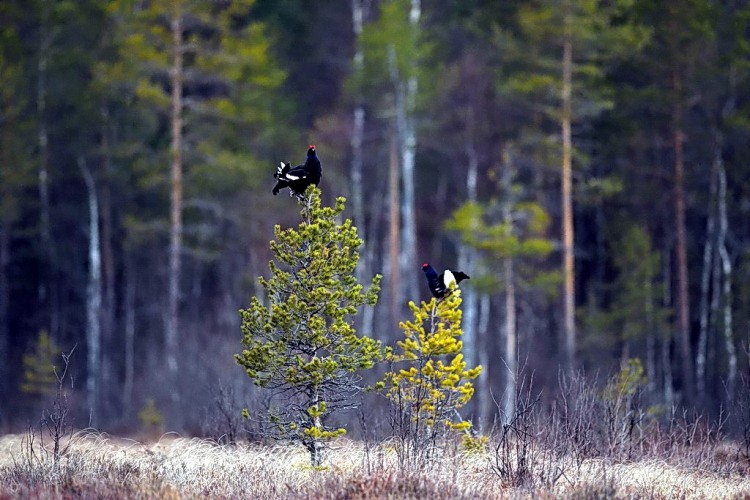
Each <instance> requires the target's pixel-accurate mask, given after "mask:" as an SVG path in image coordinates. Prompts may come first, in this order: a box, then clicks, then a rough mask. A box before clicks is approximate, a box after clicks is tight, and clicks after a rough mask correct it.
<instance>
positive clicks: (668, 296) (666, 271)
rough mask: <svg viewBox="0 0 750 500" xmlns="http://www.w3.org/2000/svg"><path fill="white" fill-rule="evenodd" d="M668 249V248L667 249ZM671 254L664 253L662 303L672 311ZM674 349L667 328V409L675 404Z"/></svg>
mask: <svg viewBox="0 0 750 500" xmlns="http://www.w3.org/2000/svg"><path fill="white" fill-rule="evenodd" d="M667 248H668V247H667ZM671 254H672V253H671V252H670V251H669V250H666V251H664V252H662V255H664V256H665V258H664V259H663V261H662V275H663V280H664V282H663V287H662V290H663V294H664V297H663V298H662V303H663V305H664V307H665V308H668V309H671V308H672V306H673V304H672V302H673V301H672V287H671V286H670V283H671V282H672V273H671V270H672V263H671V262H670V256H671ZM671 347H672V331H671V329H669V328H667V329H666V330H665V331H664V332H663V334H662V342H661V365H662V384H663V398H664V405H665V406H666V407H667V408H671V407H672V405H673V404H674V388H673V385H672V359H671V356H670V349H671Z"/></svg>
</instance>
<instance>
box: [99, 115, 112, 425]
mask: <svg viewBox="0 0 750 500" xmlns="http://www.w3.org/2000/svg"><path fill="white" fill-rule="evenodd" d="M102 118H103V119H104V123H105V125H104V126H103V127H102V138H101V141H102V172H103V176H102V177H103V179H104V181H103V183H102V186H101V188H100V192H101V197H100V205H101V210H100V212H101V233H102V234H101V249H102V290H103V296H102V316H101V325H102V326H101V328H102V342H103V345H104V349H103V351H102V352H103V359H102V363H103V367H104V368H103V371H104V373H103V374H102V395H103V396H104V399H103V401H102V403H103V407H102V411H103V412H104V413H105V415H103V417H105V418H106V417H107V414H108V413H110V411H111V409H110V408H108V406H109V405H108V404H107V402H108V400H110V399H111V398H110V397H108V396H109V395H110V394H115V392H116V391H115V387H114V385H115V384H114V380H115V379H116V371H115V370H116V366H115V365H114V363H112V361H113V360H114V358H113V357H112V353H114V352H115V347H114V345H113V344H114V339H115V332H114V329H115V308H116V303H115V301H116V299H115V286H116V283H115V280H116V277H115V252H114V249H113V248H112V227H113V224H112V197H111V192H110V182H111V170H112V168H111V167H112V165H111V156H110V154H111V152H110V149H109V136H108V134H107V121H108V118H109V116H108V113H107V111H106V108H103V110H102Z"/></svg>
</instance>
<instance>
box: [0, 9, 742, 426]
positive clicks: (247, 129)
mask: <svg viewBox="0 0 750 500" xmlns="http://www.w3.org/2000/svg"><path fill="white" fill-rule="evenodd" d="M749 79H750V5H748V4H747V3H746V2H744V1H711V0H675V1H672V2H658V1H653V0H615V1H610V2H601V1H593V0H566V1H546V0H536V1H525V2H517V1H504V2H492V1H479V0H461V1H458V0H429V1H427V0H425V1H420V0H381V1H377V0H330V1H326V2H313V1H309V0H307V1H305V0H286V1H276V0H255V1H252V0H242V1H232V2H230V1H213V2H203V1H189V0H174V1H160V0H155V1H136V0H114V1H93V0H84V1H68V0H59V1H46V0H34V1H16V0H6V1H3V2H2V3H0V83H1V85H0V360H1V363H0V401H1V402H2V403H1V404H0V431H10V430H14V429H22V428H24V427H25V426H27V425H28V424H29V423H30V422H32V423H33V422H34V421H36V420H38V418H39V415H40V411H41V409H42V408H44V407H45V406H46V405H48V404H49V401H50V398H51V397H52V396H53V394H54V392H55V389H56V388H57V382H56V380H55V373H54V372H53V371H52V369H51V367H52V365H53V364H57V370H58V373H60V370H61V363H62V361H61V359H62V356H61V355H62V354H66V355H67V354H70V356H69V372H68V374H69V375H70V376H71V381H72V382H73V386H72V387H73V389H72V391H73V392H72V394H73V399H71V407H72V408H74V409H75V411H76V414H77V417H76V418H77V421H76V422H75V424H76V425H77V426H80V427H84V426H94V427H97V428H100V429H105V430H115V431H117V430H120V431H132V430H134V429H136V428H137V427H138V426H139V425H142V424H144V423H146V422H147V421H153V416H154V414H155V415H157V416H158V418H157V421H159V422H162V423H163V425H164V427H165V428H166V429H172V430H180V431H185V432H191V433H202V432H206V429H207V426H208V425H210V422H211V420H212V418H213V417H212V415H216V413H217V412H218V411H223V410H226V409H231V411H232V412H233V413H232V415H236V417H237V418H239V413H240V409H241V408H242V407H245V406H253V405H257V404H260V402H261V401H262V398H263V396H262V394H260V393H258V392H256V390H255V389H254V388H253V387H252V384H251V381H250V380H249V379H248V378H247V377H246V376H245V374H244V373H243V370H242V369H241V368H240V367H239V366H237V365H236V364H235V362H234V359H233V355H234V353H236V352H238V351H239V350H240V349H241V346H240V339H241V332H240V328H239V323H240V316H239V313H238V310H239V309H241V308H244V307H247V305H248V304H249V301H250V297H253V296H262V294H263V289H262V287H260V286H259V282H258V277H259V276H262V275H265V276H267V275H268V261H269V259H270V258H271V253H270V250H269V244H268V243H269V240H270V239H271V238H272V237H273V227H274V225H275V224H281V225H282V226H285V227H286V226H290V225H294V224H296V222H297V218H298V212H299V206H298V205H297V203H296V202H295V200H294V199H290V198H289V197H287V196H286V194H285V193H282V195H280V196H277V197H274V196H272V195H271V188H272V186H273V182H274V179H273V177H272V174H273V172H274V171H275V167H276V165H277V164H278V161H281V160H283V161H290V162H292V164H293V165H294V164H297V163H301V162H302V160H303V159H304V153H305V151H306V149H307V145H308V144H309V143H315V144H316V145H317V150H318V154H319V156H320V158H321V161H322V163H323V181H322V182H321V185H320V187H321V189H322V193H323V200H324V203H327V204H329V205H330V204H331V203H333V200H334V199H335V198H336V197H337V196H345V197H346V198H347V199H348V202H347V210H346V212H345V214H344V215H345V216H346V217H349V218H351V219H352V220H353V222H354V224H355V225H356V226H357V227H358V229H359V235H360V237H361V238H362V239H363V240H364V247H363V249H362V256H361V257H362V258H361V260H360V264H359V267H358V270H357V274H358V278H360V281H367V280H369V279H370V278H371V277H372V276H373V275H374V274H376V273H381V274H382V275H383V276H384V278H383V282H382V285H383V289H382V292H381V295H380V301H379V303H378V305H377V307H376V308H374V309H371V310H369V309H367V308H366V309H364V310H363V311H362V313H361V314H360V315H359V316H358V317H357V325H356V326H357V328H358V331H359V333H360V334H363V335H368V336H371V337H373V338H375V339H378V340H381V341H382V342H384V343H385V344H389V345H393V344H394V343H395V341H396V340H397V339H398V338H399V336H400V331H399V328H398V323H399V321H402V320H404V319H407V318H408V316H409V309H408V307H407V302H408V301H409V300H414V301H416V302H418V301H419V300H427V299H428V298H429V291H428V289H427V286H426V282H425V280H424V277H423V274H422V271H421V264H422V263H423V262H430V263H431V264H432V265H433V266H435V267H436V268H437V269H438V271H441V270H442V269H443V268H447V267H450V268H453V269H460V270H462V271H464V272H466V273H468V274H469V275H470V276H471V280H469V281H466V282H463V283H462V284H461V288H462V296H463V299H464V301H463V332H464V333H463V342H464V353H465V356H466V360H467V363H468V365H469V366H475V365H477V364H481V365H483V366H484V370H483V372H482V375H481V376H480V378H479V379H478V380H477V381H476V386H477V390H476V394H475V397H474V400H473V401H472V404H471V405H470V406H468V407H467V408H465V409H464V410H465V411H464V416H465V417H467V418H470V419H472V420H473V421H474V422H475V424H477V426H478V427H479V428H480V429H481V428H486V427H488V426H489V425H490V424H491V422H492V421H493V419H494V418H495V417H496V416H497V415H498V414H499V413H502V411H506V413H507V412H508V411H509V410H510V409H511V407H509V406H507V405H508V404H510V405H512V398H507V397H506V398H505V401H506V403H505V404H506V406H503V403H500V401H503V394H505V395H507V394H509V393H513V391H514V390H515V388H516V383H517V382H518V381H521V380H532V379H533V384H534V388H535V390H538V391H540V392H541V394H542V396H543V399H542V400H543V401H551V399H552V398H553V397H554V394H555V392H556V391H558V389H559V384H560V380H561V374H564V373H571V372H580V373H583V374H585V376H586V377H588V378H590V379H591V380H595V379H597V378H598V377H604V376H609V375H611V374H612V373H616V372H617V371H619V370H620V367H621V366H622V365H623V363H627V362H628V361H629V360H638V361H637V362H635V363H637V365H633V364H632V363H633V362H630V364H628V365H627V366H638V367H640V368H639V370H640V369H642V376H643V378H642V380H643V394H644V397H645V398H646V400H647V401H648V402H649V404H651V405H653V408H662V409H670V408H688V409H695V410H697V411H698V412H700V413H702V414H707V415H710V416H713V417H717V416H719V415H720V414H722V411H723V410H725V409H726V408H729V407H731V405H732V404H733V402H735V401H736V400H737V398H736V396H738V395H742V394H747V392H748V391H747V377H748V357H749V356H748V354H749V353H750V345H749V344H750V225H748V224H747V222H746V221H747V217H748V211H750V119H749V117H750V109H749V107H750V81H749ZM71 353H72V354H71ZM638 373H641V372H640V371H639V372H638ZM368 404H369V405H370V408H371V409H372V412H371V413H369V414H371V415H381V417H380V423H381V424H383V425H385V422H386V420H387V418H386V417H385V416H384V415H385V412H386V410H385V407H386V403H385V402H384V401H383V400H382V399H378V398H375V397H373V399H372V401H369V402H368ZM379 410H380V413H379ZM663 411H664V412H665V413H666V412H667V411H668V410H663ZM149 415H150V416H151V417H149ZM139 416H140V417H139ZM231 418H235V417H231ZM375 427H377V425H375ZM350 432H351V433H352V434H353V435H355V436H356V434H357V429H356V426H353V428H352V429H350Z"/></svg>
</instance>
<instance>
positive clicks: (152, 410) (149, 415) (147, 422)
mask: <svg viewBox="0 0 750 500" xmlns="http://www.w3.org/2000/svg"><path fill="white" fill-rule="evenodd" d="M138 420H139V421H140V422H141V425H142V426H144V427H146V428H149V429H151V428H157V427H160V426H161V424H162V421H163V420H164V417H163V416H162V414H161V412H160V411H159V408H158V407H157V406H156V402H155V401H154V398H148V400H147V401H146V404H145V405H143V408H141V411H139V412H138Z"/></svg>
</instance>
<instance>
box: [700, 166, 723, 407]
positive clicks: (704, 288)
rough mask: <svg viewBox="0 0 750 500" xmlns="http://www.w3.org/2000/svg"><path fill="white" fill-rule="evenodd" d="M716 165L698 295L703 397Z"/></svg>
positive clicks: (714, 227) (714, 235)
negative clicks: (699, 293) (699, 294)
mask: <svg viewBox="0 0 750 500" xmlns="http://www.w3.org/2000/svg"><path fill="white" fill-rule="evenodd" d="M717 167H718V165H717V164H716V161H714V162H713V165H712V167H711V183H710V189H709V192H710V196H709V205H708V220H707V222H706V238H705V243H704V246H703V270H702V272H701V297H700V330H699V333H698V348H697V352H696V354H695V369H696V376H695V382H696V390H697V393H698V396H699V397H701V398H703V397H704V396H705V390H706V353H707V349H708V324H709V310H708V305H709V300H708V295H709V292H710V283H711V269H713V266H714V247H715V246H716V210H715V207H716V203H717V201H716V197H717V195H716V191H717V176H718V172H717Z"/></svg>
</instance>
